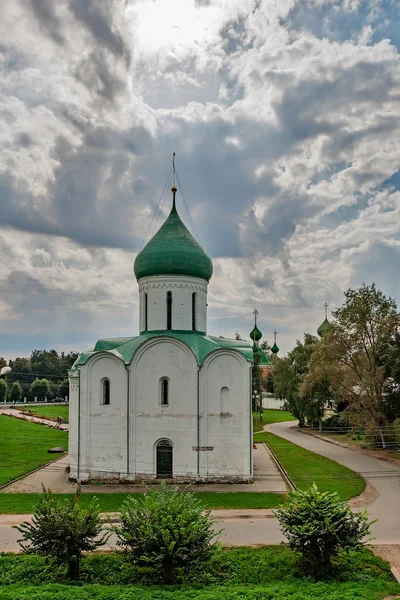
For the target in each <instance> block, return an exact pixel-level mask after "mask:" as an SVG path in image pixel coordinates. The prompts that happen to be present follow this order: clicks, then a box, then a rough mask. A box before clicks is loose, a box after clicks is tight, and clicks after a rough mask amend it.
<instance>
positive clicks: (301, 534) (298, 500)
mask: <svg viewBox="0 0 400 600" xmlns="http://www.w3.org/2000/svg"><path fill="white" fill-rule="evenodd" d="M275 515H276V517H277V519H278V521H279V524H280V527H281V530H282V532H283V533H284V534H285V535H286V536H287V538H288V540H289V547H290V548H291V549H292V550H295V551H297V552H299V553H300V554H301V563H302V566H303V567H304V568H305V569H306V570H307V571H308V572H309V573H311V574H312V575H313V576H314V577H315V578H316V579H319V578H321V577H324V576H326V575H329V574H330V573H331V571H332V562H331V561H332V559H333V558H334V557H335V556H337V555H338V553H339V552H340V551H348V550H350V549H353V550H357V549H360V548H361V547H362V546H363V542H362V540H363V538H364V537H365V536H366V535H368V534H369V533H370V526H371V524H372V523H369V522H368V518H367V513H366V512H363V513H360V514H358V515H354V514H353V513H352V512H351V510H350V507H349V505H348V504H347V503H346V502H341V501H340V499H339V496H338V494H337V493H336V492H334V493H329V492H320V491H319V490H318V488H317V486H316V485H315V484H313V485H312V486H311V488H310V489H308V490H304V491H296V492H292V494H291V495H290V499H289V502H288V503H287V504H286V505H285V506H284V507H283V508H280V509H278V510H276V511H275Z"/></svg>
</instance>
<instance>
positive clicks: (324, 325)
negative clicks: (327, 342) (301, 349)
mask: <svg viewBox="0 0 400 600" xmlns="http://www.w3.org/2000/svg"><path fill="white" fill-rule="evenodd" d="M330 328H331V324H330V323H329V321H328V319H325V321H324V322H323V323H321V325H320V326H319V327H318V329H317V333H318V335H319V337H321V338H322V336H323V335H324V334H325V333H326V332H327V331H329V330H330Z"/></svg>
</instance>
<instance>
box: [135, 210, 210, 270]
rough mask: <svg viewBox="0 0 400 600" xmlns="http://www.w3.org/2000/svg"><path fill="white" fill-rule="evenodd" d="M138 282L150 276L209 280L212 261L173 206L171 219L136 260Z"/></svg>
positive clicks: (169, 218)
mask: <svg viewBox="0 0 400 600" xmlns="http://www.w3.org/2000/svg"><path fill="white" fill-rule="evenodd" d="M134 271H135V275H136V279H141V278H142V277H148V276H150V275H189V276H190V277H200V278H201V279H206V280H207V281H209V280H210V279H211V275H212V272H213V266H212V262H211V259H210V258H209V257H208V256H207V254H206V253H205V252H204V250H203V248H202V247H201V246H200V244H199V243H198V242H197V241H196V240H195V239H194V237H193V236H192V234H191V233H190V232H189V230H188V229H187V227H186V226H185V225H184V224H183V223H182V221H181V218H180V216H179V215H178V212H177V210H176V207H175V202H174V203H173V206H172V210H171V212H170V214H169V217H168V219H167V220H166V221H165V223H164V224H163V225H162V226H161V227H160V229H159V230H158V231H157V233H156V234H155V236H154V237H152V239H151V240H150V241H149V243H148V244H146V246H145V247H144V248H143V250H142V251H141V252H139V254H138V255H137V257H136V260H135V265H134Z"/></svg>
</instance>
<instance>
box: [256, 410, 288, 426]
mask: <svg viewBox="0 0 400 600" xmlns="http://www.w3.org/2000/svg"><path fill="white" fill-rule="evenodd" d="M282 421H295V418H294V416H293V415H292V414H291V413H290V412H288V411H286V410H275V409H272V408H268V409H265V410H264V411H263V420H262V423H260V413H259V412H253V431H262V429H263V427H264V425H269V424H270V423H282Z"/></svg>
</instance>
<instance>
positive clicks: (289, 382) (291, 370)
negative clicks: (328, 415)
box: [274, 333, 332, 427]
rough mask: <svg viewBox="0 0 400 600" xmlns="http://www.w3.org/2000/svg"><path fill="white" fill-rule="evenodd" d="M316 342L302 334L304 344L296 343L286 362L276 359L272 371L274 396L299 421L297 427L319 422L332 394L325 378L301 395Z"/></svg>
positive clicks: (308, 335)
mask: <svg viewBox="0 0 400 600" xmlns="http://www.w3.org/2000/svg"><path fill="white" fill-rule="evenodd" d="M318 344H319V341H318V340H317V338H316V337H314V336H313V335H310V334H309V333H306V334H304V343H301V342H300V341H299V340H297V342H296V346H295V347H294V348H293V350H292V351H291V352H289V354H288V356H287V357H286V358H281V359H278V360H277V362H276V364H275V369H274V386H275V394H276V395H277V396H278V398H280V399H282V400H285V401H286V404H287V406H288V409H289V410H290V411H291V413H292V414H293V415H294V416H295V417H296V418H297V419H298V420H299V425H300V427H303V426H304V423H305V421H306V420H307V421H310V422H313V421H319V420H320V419H321V418H322V415H323V412H324V405H325V403H326V401H327V400H330V398H331V396H332V392H331V389H330V386H329V381H328V380H327V378H324V379H322V380H321V381H318V383H316V384H315V385H314V386H310V387H309V388H308V389H307V393H300V392H301V386H302V381H303V378H304V376H305V375H306V374H307V373H308V365H309V362H310V359H311V355H312V353H313V352H314V350H315V348H316V347H317V346H318Z"/></svg>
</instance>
